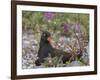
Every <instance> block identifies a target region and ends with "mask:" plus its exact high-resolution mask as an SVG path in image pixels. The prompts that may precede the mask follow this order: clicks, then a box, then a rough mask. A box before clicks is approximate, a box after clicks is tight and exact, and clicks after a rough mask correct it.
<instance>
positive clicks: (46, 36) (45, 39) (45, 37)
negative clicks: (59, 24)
mask: <svg viewBox="0 0 100 80" xmlns="http://www.w3.org/2000/svg"><path fill="white" fill-rule="evenodd" d="M41 41H42V42H45V43H51V41H52V37H51V34H50V32H48V31H43V32H42V35H41Z"/></svg>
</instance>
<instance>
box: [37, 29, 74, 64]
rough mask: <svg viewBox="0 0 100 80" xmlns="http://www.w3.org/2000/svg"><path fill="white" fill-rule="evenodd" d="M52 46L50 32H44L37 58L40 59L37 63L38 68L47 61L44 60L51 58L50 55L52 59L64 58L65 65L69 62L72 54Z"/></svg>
mask: <svg viewBox="0 0 100 80" xmlns="http://www.w3.org/2000/svg"><path fill="white" fill-rule="evenodd" d="M51 44H52V38H51V34H50V33H49V32H48V31H45V32H43V33H42V35H41V39H40V48H39V51H38V56H37V57H38V59H37V60H36V61H35V64H36V66H40V65H41V63H43V62H44V61H45V60H44V59H45V58H46V57H48V56H49V54H50V55H51V56H52V57H55V56H58V57H60V56H63V57H62V61H63V63H66V61H68V60H69V59H70V58H71V57H72V54H71V53H68V52H65V51H62V50H58V49H56V48H53V47H52V45H51Z"/></svg>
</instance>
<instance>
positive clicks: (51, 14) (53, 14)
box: [44, 12, 55, 20]
mask: <svg viewBox="0 0 100 80" xmlns="http://www.w3.org/2000/svg"><path fill="white" fill-rule="evenodd" d="M44 16H45V18H46V19H47V20H52V19H54V16H55V13H54V12H45V13H44Z"/></svg>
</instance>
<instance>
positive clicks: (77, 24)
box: [75, 22, 80, 32]
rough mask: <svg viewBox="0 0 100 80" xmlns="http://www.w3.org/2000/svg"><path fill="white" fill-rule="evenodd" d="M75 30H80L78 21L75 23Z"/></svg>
mask: <svg viewBox="0 0 100 80" xmlns="http://www.w3.org/2000/svg"><path fill="white" fill-rule="evenodd" d="M75 31H76V32H80V23H79V22H77V23H76V25H75Z"/></svg>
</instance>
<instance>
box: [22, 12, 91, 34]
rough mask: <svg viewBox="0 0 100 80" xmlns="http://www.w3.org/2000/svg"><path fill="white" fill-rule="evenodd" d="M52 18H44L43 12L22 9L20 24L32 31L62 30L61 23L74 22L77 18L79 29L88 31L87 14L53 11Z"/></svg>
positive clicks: (24, 28)
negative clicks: (53, 16) (53, 15)
mask: <svg viewBox="0 0 100 80" xmlns="http://www.w3.org/2000/svg"><path fill="white" fill-rule="evenodd" d="M55 15H56V16H55V18H54V19H53V20H46V19H45V17H44V12H33V11H23V12H22V26H23V30H27V29H33V31H34V32H40V31H41V30H50V29H51V30H52V31H53V32H55V31H61V32H62V31H63V28H62V26H61V25H62V23H64V22H68V23H69V24H75V23H76V21H78V20H79V22H80V25H81V31H83V32H86V33H88V32H89V14H81V13H80V14H79V13H55Z"/></svg>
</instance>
